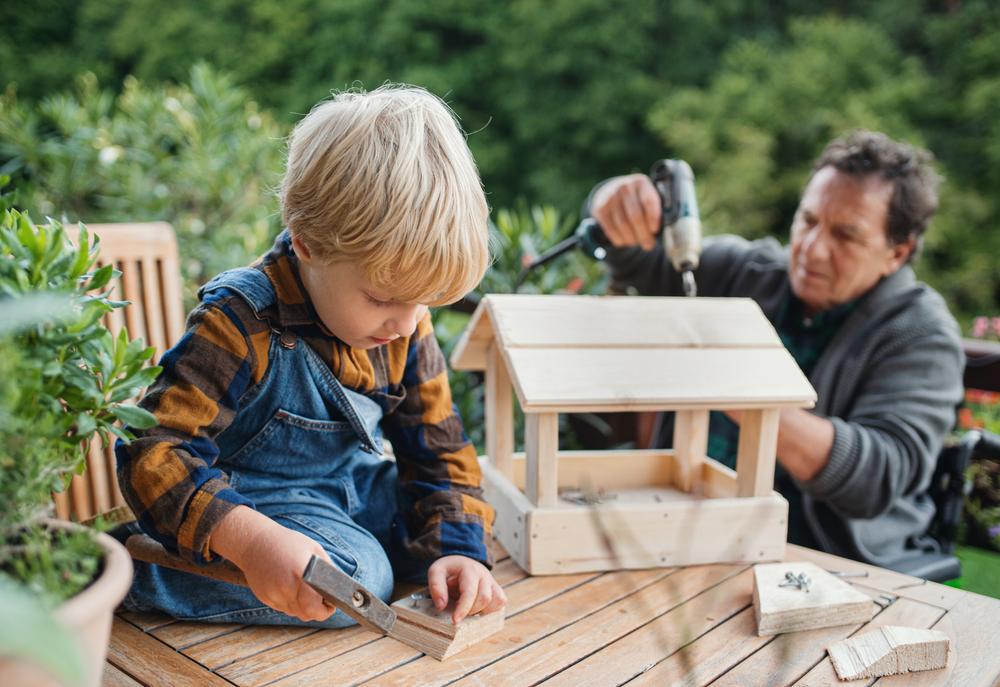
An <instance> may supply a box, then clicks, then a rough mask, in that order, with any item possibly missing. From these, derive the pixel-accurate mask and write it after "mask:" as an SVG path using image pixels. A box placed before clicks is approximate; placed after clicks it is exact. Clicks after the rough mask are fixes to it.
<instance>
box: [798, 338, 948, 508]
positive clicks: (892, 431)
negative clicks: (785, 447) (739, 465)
mask: <svg viewBox="0 0 1000 687" xmlns="http://www.w3.org/2000/svg"><path fill="white" fill-rule="evenodd" d="M963 365H964V360H963V354H962V349H961V346H960V343H959V341H958V335H957V332H952V331H951V328H950V327H948V328H944V327H942V328H939V329H938V330H937V331H934V330H933V329H931V331H929V332H926V333H924V334H923V335H920V336H910V337H906V336H897V337H895V338H894V340H893V343H892V344H891V345H889V346H886V349H885V350H884V351H883V352H882V354H881V355H880V356H879V357H878V359H876V360H875V361H873V363H872V364H871V365H870V366H869V368H868V369H867V370H866V371H865V372H864V379H863V382H862V387H861V389H860V392H859V393H858V395H857V399H856V401H855V403H854V405H853V408H852V409H851V412H850V413H849V414H848V416H847V417H846V418H839V417H830V418H828V419H829V420H830V422H832V423H833V427H834V440H833V448H832V449H831V451H830V457H829V461H828V462H827V464H826V466H825V467H824V468H823V469H822V470H821V471H820V472H819V474H818V475H817V476H816V477H815V478H813V479H812V480H810V481H808V482H805V483H803V484H802V487H803V489H804V490H806V491H807V492H808V493H809V494H811V495H812V496H813V497H814V498H816V499H818V500H822V501H824V502H825V503H827V504H828V505H829V506H830V507H832V508H833V509H835V510H836V511H838V512H839V513H841V514H842V515H843V516H845V517H849V518H873V517H876V516H878V515H880V514H881V513H883V512H885V511H886V510H887V509H888V508H889V507H890V506H891V505H892V503H893V502H894V501H895V500H896V499H897V498H899V497H901V496H907V495H912V494H917V493H921V492H923V491H926V489H927V486H928V484H929V483H930V479H931V476H932V474H933V472H934V467H935V464H936V461H937V455H938V452H939V451H940V450H941V446H942V443H943V437H944V436H945V434H946V433H947V431H948V430H949V429H950V428H951V426H952V424H953V422H954V418H955V406H956V404H957V403H958V402H959V401H960V400H961V398H962V385H961V379H962V369H963Z"/></svg>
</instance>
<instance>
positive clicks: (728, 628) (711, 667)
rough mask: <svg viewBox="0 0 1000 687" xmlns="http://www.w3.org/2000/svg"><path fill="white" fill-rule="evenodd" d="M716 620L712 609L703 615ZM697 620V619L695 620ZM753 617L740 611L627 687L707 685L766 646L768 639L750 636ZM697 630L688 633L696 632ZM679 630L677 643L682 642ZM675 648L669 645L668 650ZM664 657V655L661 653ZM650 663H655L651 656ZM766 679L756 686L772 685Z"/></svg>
mask: <svg viewBox="0 0 1000 687" xmlns="http://www.w3.org/2000/svg"><path fill="white" fill-rule="evenodd" d="M705 614H707V615H708V618H710V619H712V618H714V617H715V611H714V610H713V609H706V610H705V611H704V612H703V613H702V615H705ZM698 619H699V620H700V616H699V617H698ZM753 625H754V620H753V613H752V612H751V610H750V609H746V610H743V611H741V612H739V613H737V614H736V615H735V616H733V617H732V618H730V619H729V620H727V621H726V622H724V623H722V624H721V625H719V626H718V627H715V628H714V629H712V630H711V631H709V632H706V633H705V634H702V635H701V636H700V637H698V638H697V639H695V640H694V641H693V642H691V643H690V644H688V645H686V646H683V647H681V648H680V649H679V650H677V651H676V652H675V653H673V654H672V655H670V656H669V657H667V658H666V659H664V660H662V661H660V662H659V663H657V664H656V665H655V666H653V667H652V668H651V669H650V670H648V671H646V672H644V673H642V674H641V675H640V676H639V677H638V678H636V679H635V680H634V681H633V682H630V683H629V684H630V685H657V686H658V687H659V686H662V685H680V684H684V685H707V684H709V683H710V682H711V681H712V680H714V679H715V678H717V677H718V676H719V675H721V674H722V673H724V672H725V671H726V670H728V669H729V668H730V667H731V666H732V665H734V664H735V663H737V662H739V661H741V660H743V659H744V658H746V657H747V656H749V655H751V654H753V652H754V651H756V650H757V649H759V648H760V647H761V646H763V645H765V644H767V643H768V642H769V641H770V638H767V637H758V636H756V635H755V634H754V632H753ZM699 629H701V628H700V626H696V627H695V628H693V629H692V630H689V631H688V634H689V635H690V634H694V633H695V632H697V631H698V630H699ZM682 632H683V631H682V630H680V629H677V630H675V634H680V635H681V638H680V640H679V641H684V635H683V634H682ZM674 646H675V645H674V644H671V645H670V646H669V647H666V648H669V649H673V647H674ZM664 653H665V652H664ZM652 660H653V661H655V660H656V657H655V656H654V657H653V659H652ZM769 679H770V678H769V676H768V677H765V676H763V675H761V676H758V680H759V682H758V684H771V683H770V682H769Z"/></svg>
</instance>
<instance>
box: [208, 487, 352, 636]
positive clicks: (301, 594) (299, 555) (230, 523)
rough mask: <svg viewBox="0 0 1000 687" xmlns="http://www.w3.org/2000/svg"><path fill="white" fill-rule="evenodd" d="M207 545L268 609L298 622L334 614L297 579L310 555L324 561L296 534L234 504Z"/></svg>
mask: <svg viewBox="0 0 1000 687" xmlns="http://www.w3.org/2000/svg"><path fill="white" fill-rule="evenodd" d="M211 546H212V550H213V551H215V552H216V553H218V554H220V555H222V556H223V557H224V558H226V559H228V560H230V561H232V562H233V563H234V564H236V566H237V567H239V568H240V570H242V571H243V574H244V576H246V578H247V583H248V584H249V585H250V589H251V590H252V591H253V593H254V594H255V595H256V596H257V598H258V599H260V600H261V601H263V602H264V603H265V604H267V605H268V606H270V607H271V608H273V609H275V610H278V611H281V612H282V613H286V614H288V615H291V616H295V617H296V618H298V619H299V620H303V621H310V620H326V619H327V618H329V617H330V616H331V615H332V614H333V612H334V611H335V610H336V609H335V608H333V607H331V606H329V605H327V604H326V602H324V601H323V597H321V596H320V595H319V593H318V592H317V591H316V590H315V589H313V588H312V587H310V586H309V585H308V584H306V583H305V582H304V581H303V580H302V573H303V572H305V569H306V566H307V565H308V564H309V559H310V558H311V557H312V556H319V557H320V558H323V559H324V560H326V561H330V557H329V556H328V555H327V553H326V551H324V550H323V547H322V546H320V545H319V543H318V542H316V541H314V540H312V539H310V538H309V537H307V536H306V535H304V534H302V533H301V532H296V531H295V530H290V529H288V528H287V527H283V526H282V525H279V524H278V523H276V522H275V521H274V520H271V519H270V518H269V517H267V516H266V515H263V514H261V513H258V512H257V511H255V510H253V509H251V508H247V507H246V506H239V507H237V508H234V509H233V510H232V511H231V512H230V513H229V514H228V515H226V517H225V518H223V520H222V522H221V523H219V525H218V527H217V528H216V529H215V531H214V532H213V533H212V545H211Z"/></svg>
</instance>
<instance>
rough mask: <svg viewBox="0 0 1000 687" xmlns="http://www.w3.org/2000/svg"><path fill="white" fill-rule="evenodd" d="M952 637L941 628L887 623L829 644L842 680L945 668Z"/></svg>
mask: <svg viewBox="0 0 1000 687" xmlns="http://www.w3.org/2000/svg"><path fill="white" fill-rule="evenodd" d="M948 646H949V640H948V637H947V635H945V634H944V633H943V632H940V631H938V630H927V629H919V628H914V627H906V626H903V625H887V626H883V627H880V628H876V629H874V630H870V631H867V632H861V633H858V634H856V635H854V636H853V637H850V638H849V639H844V640H841V641H839V642H836V643H834V644H831V645H830V646H828V647H827V649H826V652H827V654H828V655H829V656H830V661H831V662H832V663H833V667H834V669H836V671H837V677H839V678H840V679H841V680H856V679H860V678H872V677H881V676H884V675H904V674H906V673H917V672H924V671H928V670H939V669H941V668H944V667H945V665H946V664H947V662H948Z"/></svg>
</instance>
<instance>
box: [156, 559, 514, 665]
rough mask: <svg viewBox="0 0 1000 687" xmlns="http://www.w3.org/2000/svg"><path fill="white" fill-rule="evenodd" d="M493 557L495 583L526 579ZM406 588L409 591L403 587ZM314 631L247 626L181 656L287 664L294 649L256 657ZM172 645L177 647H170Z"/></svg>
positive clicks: (320, 641) (321, 646)
mask: <svg viewBox="0 0 1000 687" xmlns="http://www.w3.org/2000/svg"><path fill="white" fill-rule="evenodd" d="M495 555H496V556H497V558H498V559H499V562H498V563H497V564H496V565H495V566H494V568H493V575H494V577H495V578H496V580H497V582H499V583H500V584H501V585H508V584H512V583H514V582H516V581H518V580H522V579H524V578H525V577H526V576H527V573H525V572H524V571H523V570H522V569H521V568H519V567H518V565H517V563H515V562H514V560H513V559H512V558H510V557H508V556H507V555H506V554H505V553H503V551H502V549H501V550H500V551H498V552H495ZM407 589H410V588H409V587H407ZM411 591H412V589H411ZM317 632H320V630H317V629H315V628H301V627H264V626H260V625H257V626H253V625H250V626H246V627H244V628H242V629H239V630H237V631H235V632H230V633H228V634H222V633H219V634H220V635H221V636H216V637H207V638H206V641H201V642H197V643H196V642H192V641H186V642H185V646H186V648H184V654H185V655H187V656H190V657H191V658H193V659H195V660H196V661H199V662H200V663H202V664H203V665H206V666H208V667H209V668H211V669H212V670H219V669H221V668H223V667H226V666H231V665H232V664H234V663H237V662H238V661H246V665H247V666H250V665H254V664H255V663H256V662H258V661H261V660H277V661H287V660H290V659H289V656H290V654H289V653H288V652H289V651H294V650H291V649H286V650H283V651H282V652H279V653H278V654H267V655H266V656H260V657H258V656H257V655H258V654H262V653H263V652H266V651H268V650H269V649H275V648H277V647H281V646H283V645H286V644H288V643H289V642H293V641H296V640H299V639H302V638H304V637H306V636H309V635H314V634H316V633H317ZM371 639H372V638H371V637H368V638H364V637H359V636H357V635H351V636H350V637H348V638H347V640H348V641H347V642H346V643H345V644H343V645H340V644H337V645H336V647H337V648H339V649H340V650H341V651H347V650H349V649H350V648H353V647H355V646H360V644H358V643H357V642H361V643H364V642H365V641H371ZM177 641H182V642H183V641H185V638H184V637H181V638H179V639H178V640H177ZM168 643H169V642H168ZM174 646H177V645H176V644H174ZM298 648H299V649H301V650H302V651H303V652H304V653H310V654H311V653H313V652H315V651H316V650H322V651H326V650H329V649H330V648H331V645H330V644H329V639H328V638H319V637H317V638H314V639H313V640H310V642H309V643H307V644H304V645H302V646H301V647H298ZM325 658H329V654H328V655H326V656H325ZM304 667H308V666H304ZM228 670H231V671H233V672H232V675H233V676H238V675H240V674H241V673H242V672H243V671H244V668H243V667H242V666H234V667H231V668H229V669H228ZM245 670H248V671H249V670H254V669H253V668H250V667H247V668H245ZM279 677H280V676H279ZM230 679H233V677H230Z"/></svg>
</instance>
